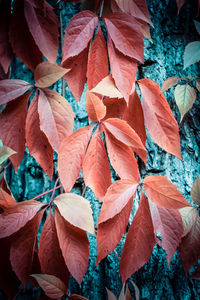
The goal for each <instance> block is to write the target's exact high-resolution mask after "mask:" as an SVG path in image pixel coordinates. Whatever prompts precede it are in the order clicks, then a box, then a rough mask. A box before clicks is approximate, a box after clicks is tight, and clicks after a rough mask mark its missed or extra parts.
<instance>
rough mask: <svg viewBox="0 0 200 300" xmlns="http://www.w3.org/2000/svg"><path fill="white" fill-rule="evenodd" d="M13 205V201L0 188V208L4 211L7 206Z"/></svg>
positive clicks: (14, 202)
mask: <svg viewBox="0 0 200 300" xmlns="http://www.w3.org/2000/svg"><path fill="white" fill-rule="evenodd" d="M15 204H16V201H15V199H14V198H13V197H12V196H11V195H9V194H8V193H7V192H6V191H4V190H3V189H2V188H0V207H1V208H3V209H4V210H5V209H6V208H8V207H9V206H13V205H15Z"/></svg>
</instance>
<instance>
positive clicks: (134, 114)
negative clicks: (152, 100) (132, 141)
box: [123, 89, 146, 146]
mask: <svg viewBox="0 0 200 300" xmlns="http://www.w3.org/2000/svg"><path fill="white" fill-rule="evenodd" d="M123 119H124V120H125V121H126V122H127V123H128V124H129V125H130V126H131V127H132V128H133V129H134V130H135V132H136V133H137V134H138V135H139V137H140V139H141V141H142V143H143V145H144V146H145V142H146V131H145V126H144V114H143V110H142V105H141V102H140V99H139V97H138V95H137V92H136V89H135V91H134V92H133V94H132V95H131V96H130V97H129V103H128V107H126V109H125V113H124V115H123Z"/></svg>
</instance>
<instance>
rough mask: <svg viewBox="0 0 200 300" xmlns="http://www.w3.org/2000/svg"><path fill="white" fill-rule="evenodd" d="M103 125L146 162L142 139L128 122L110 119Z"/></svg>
mask: <svg viewBox="0 0 200 300" xmlns="http://www.w3.org/2000/svg"><path fill="white" fill-rule="evenodd" d="M102 124H103V126H105V128H106V129H107V130H108V131H109V132H110V133H111V134H112V135H113V136H114V137H115V138H116V139H117V140H119V141H120V142H122V143H124V144H125V145H127V146H130V147H132V148H133V151H134V152H136V153H137V154H138V155H139V156H140V157H141V158H142V159H143V160H144V162H146V149H145V147H144V145H143V143H142V141H141V139H140V137H139V136H138V135H137V133H136V132H135V131H134V130H133V129H132V128H131V127H130V126H129V125H128V123H127V122H126V121H124V120H120V119H117V118H110V119H106V120H105V121H103V122H102Z"/></svg>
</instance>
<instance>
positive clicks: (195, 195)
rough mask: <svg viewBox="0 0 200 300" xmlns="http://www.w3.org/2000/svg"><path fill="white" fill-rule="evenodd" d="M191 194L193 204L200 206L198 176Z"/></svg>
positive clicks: (199, 180)
mask: <svg viewBox="0 0 200 300" xmlns="http://www.w3.org/2000/svg"><path fill="white" fill-rule="evenodd" d="M190 194H191V197H192V200H193V202H194V203H196V204H197V205H200V178H199V176H197V178H196V179H195V182H194V183H193V185H192V189H191V192H190Z"/></svg>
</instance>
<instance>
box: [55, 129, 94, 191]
mask: <svg viewBox="0 0 200 300" xmlns="http://www.w3.org/2000/svg"><path fill="white" fill-rule="evenodd" d="M92 129H93V126H86V127H83V128H80V129H78V130H76V131H75V132H74V133H72V135H70V136H69V137H67V138H66V139H65V140H64V141H63V142H62V144H61V147H60V149H59V151H58V173H59V176H60V180H61V182H62V185H63V187H64V189H65V191H66V192H70V190H71V189H72V187H73V185H74V183H75V181H76V180H77V178H78V175H79V173H80V171H81V168H82V163H83V158H84V156H85V152H86V149H87V145H88V142H89V139H90V136H91V133H92Z"/></svg>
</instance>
